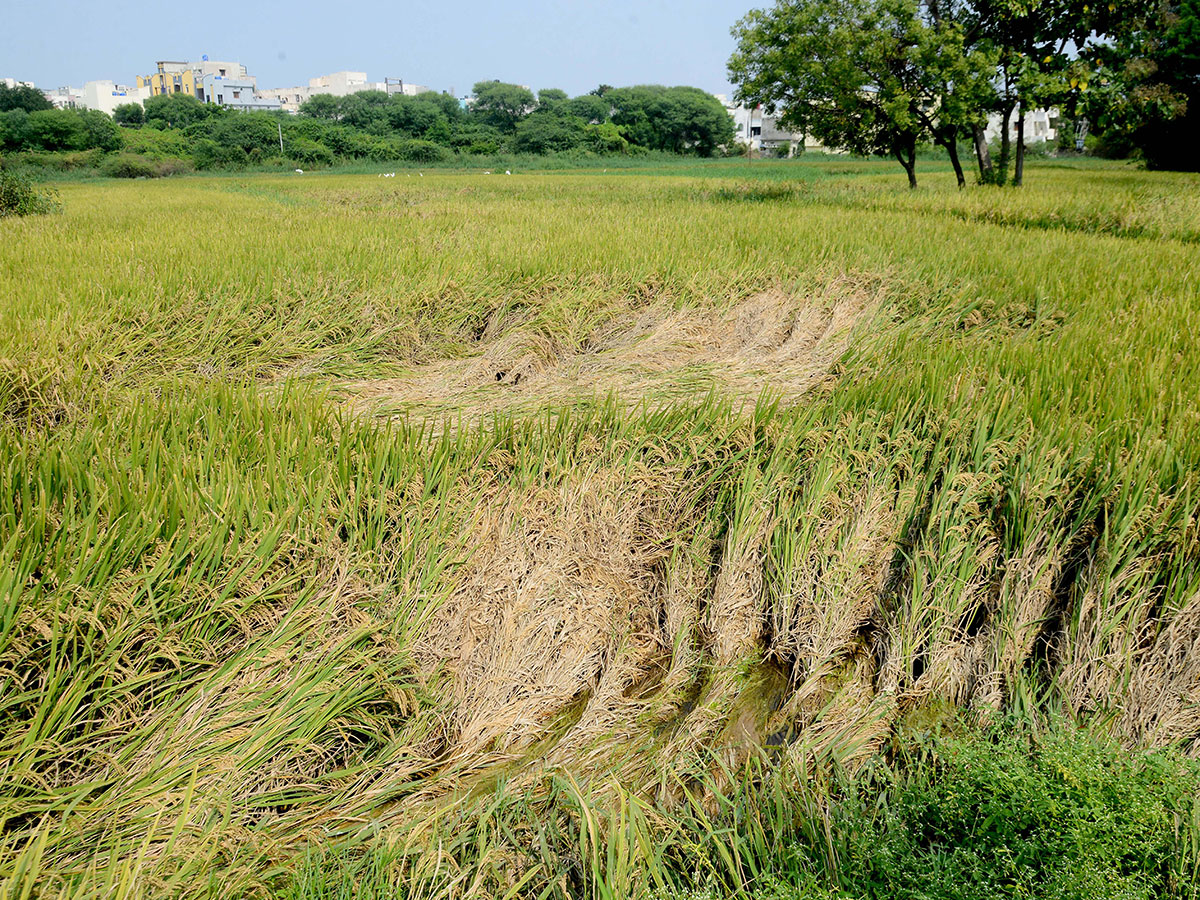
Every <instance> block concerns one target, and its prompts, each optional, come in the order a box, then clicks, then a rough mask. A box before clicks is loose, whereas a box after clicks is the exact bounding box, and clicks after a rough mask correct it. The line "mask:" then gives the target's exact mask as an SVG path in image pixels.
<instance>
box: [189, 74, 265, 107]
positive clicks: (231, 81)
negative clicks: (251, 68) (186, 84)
mask: <svg viewBox="0 0 1200 900" xmlns="http://www.w3.org/2000/svg"><path fill="white" fill-rule="evenodd" d="M196 95H197V96H198V97H199V98H200V99H201V100H203V101H204V102H205V103H215V104H216V105H217V106H226V107H229V108H230V109H256V110H278V109H280V108H281V107H280V103H279V98H278V97H263V96H260V95H259V94H257V93H256V92H255V89H254V79H252V78H246V77H244V76H243V77H240V78H233V77H227V76H225V75H205V76H204V77H202V78H201V79H200V84H199V86H198V89H197V94H196Z"/></svg>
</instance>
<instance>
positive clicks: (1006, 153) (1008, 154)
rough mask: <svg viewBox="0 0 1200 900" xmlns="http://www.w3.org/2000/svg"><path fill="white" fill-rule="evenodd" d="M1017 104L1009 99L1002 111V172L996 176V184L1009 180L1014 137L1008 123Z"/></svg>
mask: <svg viewBox="0 0 1200 900" xmlns="http://www.w3.org/2000/svg"><path fill="white" fill-rule="evenodd" d="M1015 105H1016V104H1015V103H1014V102H1013V101H1012V100H1009V101H1008V102H1007V103H1005V104H1004V109H1003V111H1002V112H1001V122H1002V123H1003V124H1002V125H1001V126H1000V172H999V174H998V175H997V177H996V184H1004V183H1005V182H1006V181H1008V161H1009V160H1010V159H1012V137H1011V136H1010V135H1009V132H1008V123H1009V120H1011V119H1012V114H1013V107H1014V106H1015Z"/></svg>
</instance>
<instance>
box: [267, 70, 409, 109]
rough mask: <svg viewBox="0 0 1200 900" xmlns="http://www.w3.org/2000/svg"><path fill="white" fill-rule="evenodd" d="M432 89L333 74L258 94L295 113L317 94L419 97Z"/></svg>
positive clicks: (345, 73) (364, 75)
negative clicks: (370, 93)
mask: <svg viewBox="0 0 1200 900" xmlns="http://www.w3.org/2000/svg"><path fill="white" fill-rule="evenodd" d="M428 90H429V88H427V87H425V86H424V85H422V84H410V83H409V82H407V81H403V80H401V79H399V78H385V79H384V80H383V81H367V73H366V72H349V71H343V72H331V73H330V74H328V75H318V76H317V77H316V78H310V79H308V85H307V86H299V85H298V86H296V87H286V88H265V89H263V90H261V91H259V92H258V95H259V96H260V97H270V98H274V99H276V100H278V101H279V106H280V108H281V109H283V110H284V111H285V112H290V113H295V112H299V111H300V107H301V106H303V105H304V103H305V102H306V101H307V100H309V99H310V98H311V97H314V96H316V95H317V94H330V95H332V96H334V97H345V96H347V95H349V94H357V93H358V92H359V91H383V92H384V93H385V94H389V95H391V94H405V95H407V96H410V97H412V96H416V95H417V94H423V93H425V92H427V91H428Z"/></svg>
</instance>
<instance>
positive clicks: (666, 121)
mask: <svg viewBox="0 0 1200 900" xmlns="http://www.w3.org/2000/svg"><path fill="white" fill-rule="evenodd" d="M0 88H2V89H3V90H2V91H0V150H2V151H3V152H4V153H5V154H9V155H10V159H9V162H10V163H13V162H16V163H22V162H23V163H25V164H27V165H34V166H36V165H43V166H46V167H50V168H73V167H79V168H85V167H93V166H94V167H99V168H100V169H101V171H103V172H105V173H106V174H112V175H126V176H138V175H158V174H169V173H171V172H174V171H179V170H180V169H186V168H196V169H201V170H205V169H236V168H242V167H246V166H254V165H280V166H282V165H287V166H291V165H293V164H294V165H297V166H306V167H316V166H322V165H331V164H333V163H336V162H342V161H351V160H373V161H379V162H388V161H406V160H407V161H412V162H419V163H439V162H448V161H450V160H452V159H454V158H455V157H456V156H460V155H463V156H470V155H480V156H483V155H494V154H501V153H519V154H538V155H542V154H555V153H558V154H576V155H592V154H595V155H606V154H636V153H646V152H650V151H665V152H670V153H678V154H688V155H695V156H713V155H716V154H718V153H720V152H721V151H722V150H723V149H724V148H729V147H732V145H733V140H734V131H733V120H732V119H731V117H730V116H729V114H728V112H726V110H725V108H724V107H723V106H722V105H721V103H720V101H719V100H717V99H716V98H715V97H714V96H712V95H711V94H709V93H707V92H705V91H703V90H701V89H699V88H694V87H662V86H658V85H643V86H638V87H625V88H613V87H609V86H608V85H601V86H600V87H599V88H597V89H596V90H594V91H592V92H591V93H588V94H584V95H582V96H579V97H569V96H568V95H567V93H566V92H565V91H561V90H555V89H546V90H542V91H539V92H538V93H537V94H536V95H535V94H534V93H533V92H532V91H530V90H528V89H527V88H524V87H521V86H519V85H515V84H505V83H503V82H499V81H489V82H481V83H479V84H476V85H475V88H474V93H475V99H474V101H473V102H472V103H471V104H470V105H469V106H466V107H464V106H463V105H462V104H460V103H459V101H458V100H457V99H456V98H454V97H452V96H450V95H449V94H439V93H433V92H429V93H423V94H418V95H416V96H407V95H401V94H393V95H388V94H385V93H383V92H382V91H360V92H359V93H356V94H350V95H348V96H345V97H334V96H332V95H329V94H320V95H317V96H314V97H312V98H311V99H310V100H308V101H307V102H306V103H305V104H304V105H303V106H302V107H301V108H300V113H299V115H289V114H287V113H281V112H245V111H236V110H231V109H227V108H224V107H221V106H216V105H213V104H206V103H202V102H201V101H199V100H197V99H196V98H195V97H192V96H190V95H184V94H171V95H166V96H161V97H153V98H150V99H149V100H147V101H146V102H145V106H144V108H143V107H142V106H139V105H138V104H133V103H131V104H126V105H123V106H118V107H117V108H116V110H115V112H114V115H113V116H112V117H111V118H110V117H109V116H107V115H105V114H104V113H101V112H95V111H89V110H73V109H63V110H60V109H54V108H53V107H52V106H51V104H50V103H49V101H47V100H46V99H45V97H44V96H42V95H41V93H40V92H38V91H35V90H33V89H8V88H4V87H3V85H0ZM281 144H282V146H281ZM12 154H19V155H20V156H19V158H17V159H16V160H14V159H12V157H11V155H12ZM45 154H54V156H53V157H52V158H46V156H45Z"/></svg>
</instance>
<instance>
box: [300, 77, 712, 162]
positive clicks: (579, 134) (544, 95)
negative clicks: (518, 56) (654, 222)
mask: <svg viewBox="0 0 1200 900" xmlns="http://www.w3.org/2000/svg"><path fill="white" fill-rule="evenodd" d="M474 96H475V99H474V102H473V103H472V104H471V105H470V106H469V107H467V108H462V107H460V106H459V104H458V103H457V102H456V101H455V100H454V99H453V98H452V97H449V96H446V95H442V94H419V95H417V96H416V97H407V96H401V95H392V96H390V97H389V96H388V95H386V94H384V93H382V92H378V91H362V92H360V93H357V94H352V95H350V96H348V97H331V96H328V95H324V96H317V97H313V98H312V99H310V100H309V101H308V102H307V103H305V104H304V105H303V106H302V107H301V109H300V114H301V116H307V117H311V118H315V119H321V120H324V121H328V122H337V123H340V124H342V125H347V126H350V127H353V128H355V129H357V130H359V131H363V132H366V133H367V134H371V135H375V136H378V137H390V136H403V137H406V138H419V139H423V140H427V141H431V142H433V143H436V144H440V145H442V146H446V147H451V148H454V149H456V150H462V151H465V152H469V153H479V152H482V153H494V152H497V151H500V150H507V151H512V152H517V153H550V152H561V151H566V150H576V149H586V150H592V151H596V152H600V153H613V152H628V151H629V150H630V148H642V149H646V150H666V151H670V152H673V153H689V154H696V155H699V156H711V155H713V154H714V153H715V152H716V151H717V149H718V148H719V147H722V146H725V145H727V144H729V143H730V142H731V141H732V139H733V123H732V120H731V119H730V117H729V114H728V113H726V111H725V109H724V107H723V106H722V105H721V103H720V102H719V101H718V100H717V99H716V98H715V97H713V96H712V95H711V94H708V93H706V92H704V91H702V90H700V89H699V88H693V87H662V86H659V85H644V86H640V87H628V88H613V87H610V86H608V85H601V86H600V87H599V88H597V89H596V90H594V91H592V92H591V93H588V94H584V95H582V96H579V97H574V98H572V97H569V96H568V95H567V93H566V92H565V91H561V90H558V89H553V88H548V89H545V90H541V91H538V93H537V94H536V95H535V94H534V93H533V91H531V90H529V89H528V88H525V87H522V86H520V85H516V84H506V83H505V82H501V81H484V82H480V83H478V84H476V85H475V88H474Z"/></svg>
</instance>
